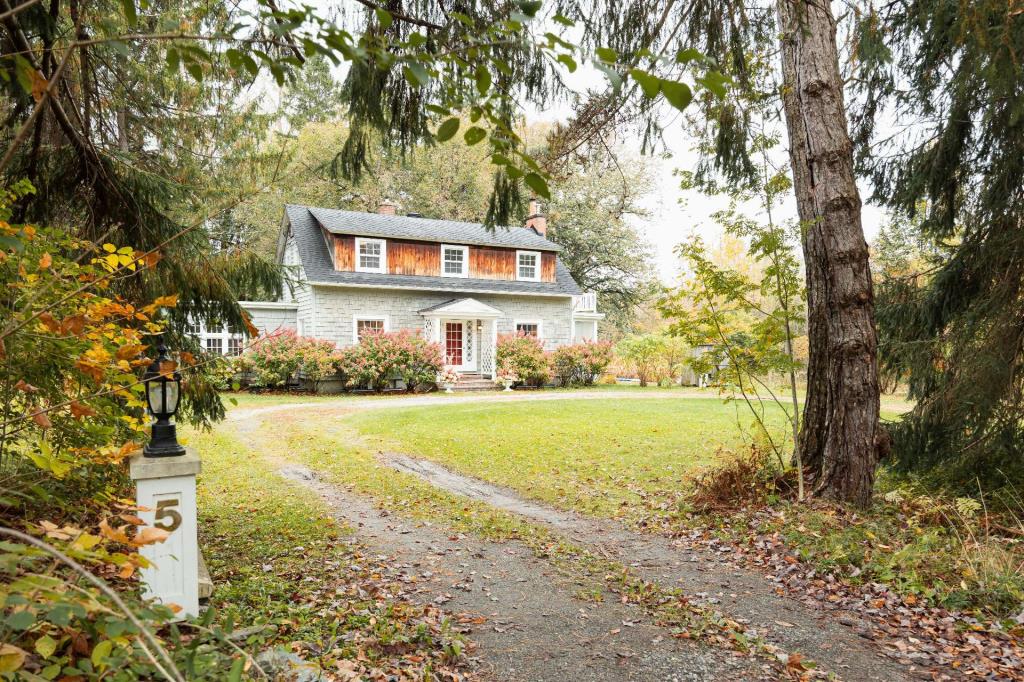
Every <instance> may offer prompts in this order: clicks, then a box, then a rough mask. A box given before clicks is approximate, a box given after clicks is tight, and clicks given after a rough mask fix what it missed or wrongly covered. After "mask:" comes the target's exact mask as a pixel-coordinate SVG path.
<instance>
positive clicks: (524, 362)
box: [497, 334, 551, 386]
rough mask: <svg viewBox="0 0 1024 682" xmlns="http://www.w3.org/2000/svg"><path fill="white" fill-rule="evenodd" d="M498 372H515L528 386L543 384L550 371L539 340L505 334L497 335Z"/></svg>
mask: <svg viewBox="0 0 1024 682" xmlns="http://www.w3.org/2000/svg"><path fill="white" fill-rule="evenodd" d="M497 361H498V372H499V373H502V374H515V375H516V376H517V377H518V378H519V380H520V381H522V383H524V384H526V385H529V386H543V385H544V384H545V383H546V382H547V380H548V377H550V376H551V371H550V369H549V366H548V358H547V356H546V355H545V354H544V348H543V346H541V343H540V340H539V339H536V338H534V337H532V336H524V335H515V334H507V335H503V336H500V337H498V353H497Z"/></svg>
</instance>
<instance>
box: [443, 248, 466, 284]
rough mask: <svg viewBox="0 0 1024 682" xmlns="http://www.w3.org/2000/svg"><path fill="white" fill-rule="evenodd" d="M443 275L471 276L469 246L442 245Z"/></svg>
mask: <svg viewBox="0 0 1024 682" xmlns="http://www.w3.org/2000/svg"><path fill="white" fill-rule="evenodd" d="M441 276H443V277H469V247H468V246H452V245H451V244H442V245H441Z"/></svg>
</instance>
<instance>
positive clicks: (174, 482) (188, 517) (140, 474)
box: [129, 448, 200, 618]
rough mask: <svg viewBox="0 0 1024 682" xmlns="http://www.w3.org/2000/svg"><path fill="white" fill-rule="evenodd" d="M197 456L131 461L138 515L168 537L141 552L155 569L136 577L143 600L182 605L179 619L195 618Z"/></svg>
mask: <svg viewBox="0 0 1024 682" xmlns="http://www.w3.org/2000/svg"><path fill="white" fill-rule="evenodd" d="M199 469H200V463H199V455H198V454H196V452H195V451H194V450H192V449H191V448H189V449H187V450H186V452H185V454H184V455H182V456H180V457H144V456H143V455H142V452H141V451H140V452H139V453H137V454H136V455H134V456H133V457H132V458H131V461H130V463H129V470H130V472H131V477H132V479H133V480H134V481H135V484H136V503H137V504H138V505H139V507H141V508H142V509H145V510H148V511H140V512H138V516H139V518H141V519H142V520H143V521H145V522H146V525H147V526H155V527H156V528H162V529H163V530H166V531H167V532H169V533H170V535H169V536H168V537H167V539H166V540H164V541H163V542H157V543H153V544H150V545H145V546H143V547H141V548H140V549H139V554H141V555H142V556H143V557H144V558H145V559H146V560H147V561H149V562H150V563H152V564H153V565H152V566H150V567H149V568H143V569H141V571H140V577H141V578H142V584H143V588H144V589H143V597H145V598H147V599H155V600H157V601H159V602H161V603H163V604H165V605H170V604H176V605H178V606H180V607H181V611H180V612H179V613H178V614H177V615H178V617H179V618H184V617H186V616H197V615H199V561H200V559H199V538H198V536H197V519H196V474H198V473H199Z"/></svg>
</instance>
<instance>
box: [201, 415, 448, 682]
mask: <svg viewBox="0 0 1024 682" xmlns="http://www.w3.org/2000/svg"><path fill="white" fill-rule="evenodd" d="M183 430H184V431H185V435H187V436H188V439H189V442H190V445H191V446H193V447H195V448H197V449H198V450H199V452H200V453H202V457H203V471H202V473H201V474H200V476H199V480H198V490H197V492H198V506H199V510H200V518H199V528H200V545H201V547H202V549H203V552H204V555H205V558H206V560H207V564H208V566H209V569H210V573H211V576H212V578H213V581H214V587H215V589H214V593H213V597H212V599H211V600H210V606H211V607H213V608H214V609H215V611H216V616H215V617H216V619H217V620H218V621H219V622H220V623H222V624H227V623H234V624H237V625H244V626H247V627H248V628H249V630H250V631H251V632H252V633H253V634H251V635H250V636H249V638H248V640H247V641H246V642H244V643H242V644H243V646H245V645H248V648H251V649H257V648H263V647H265V646H268V645H278V646H285V647H287V648H288V649H289V650H291V651H295V652H297V653H299V654H300V655H301V656H302V657H303V658H305V659H306V660H307V661H310V662H315V663H317V664H318V665H320V666H322V667H323V668H324V669H336V668H337V666H338V665H339V663H340V662H344V661H347V662H349V663H348V664H352V663H351V662H353V661H356V662H357V663H355V664H352V665H356V666H357V667H356V670H355V671H356V672H358V673H360V674H361V677H360V678H361V679H371V678H372V679H378V678H380V679H385V678H387V679H391V678H392V677H393V678H394V679H433V678H432V677H431V672H430V671H433V672H434V673H436V672H438V671H440V670H445V671H449V670H453V669H454V668H455V667H457V664H456V663H455V662H453V657H452V652H453V651H456V650H457V649H458V647H459V646H461V644H460V640H461V638H460V637H459V636H458V635H454V634H453V633H452V631H451V630H450V625H449V623H448V621H447V619H446V618H445V616H444V615H443V614H442V613H441V612H440V610H439V609H437V608H435V607H433V606H430V605H427V606H424V605H419V604H415V603H413V602H411V601H409V599H408V597H406V596H405V595H404V592H405V587H404V584H403V583H402V582H401V580H400V576H399V574H398V570H397V568H396V567H394V566H393V565H391V564H390V563H389V562H387V561H386V560H385V559H384V558H383V557H379V556H376V555H375V554H370V553H368V552H364V550H363V548H362V547H361V546H360V545H358V544H353V543H352V542H350V541H349V540H348V539H347V536H349V535H350V533H351V529H349V528H347V527H343V526H339V525H338V524H336V523H335V521H334V519H333V518H331V516H330V514H329V510H328V509H327V507H326V506H325V505H324V503H323V502H321V500H320V499H319V498H318V497H317V496H316V495H315V494H314V493H312V492H311V491H309V490H308V489H306V488H303V487H302V486H300V485H298V484H295V483H292V482H289V481H287V480H285V479H283V478H281V477H280V476H279V475H278V474H276V473H275V472H274V470H273V469H272V468H271V465H270V464H268V463H267V461H266V460H264V459H263V458H262V457H261V456H260V455H259V453H257V452H253V451H252V450H250V449H248V448H247V447H246V446H245V445H244V444H242V443H241V442H240V441H239V440H238V439H236V438H235V437H233V435H232V433H231V432H230V430H229V429H226V428H219V429H217V430H215V431H213V432H195V431H191V430H189V429H183ZM342 569H344V570H342ZM371 595H376V596H371ZM261 625H262V626H263V627H262V629H261V628H259V626H261ZM452 674H453V675H454V674H456V673H454V672H453V673H452ZM440 678H441V679H447V677H446V676H445V675H441V676H440Z"/></svg>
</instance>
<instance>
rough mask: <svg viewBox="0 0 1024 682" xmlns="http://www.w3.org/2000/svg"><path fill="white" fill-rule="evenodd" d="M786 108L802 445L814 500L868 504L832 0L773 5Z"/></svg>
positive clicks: (857, 226) (866, 436) (849, 166)
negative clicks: (801, 311) (801, 362)
mask: <svg viewBox="0 0 1024 682" xmlns="http://www.w3.org/2000/svg"><path fill="white" fill-rule="evenodd" d="M777 7H778V13H779V20H780V25H781V27H782V70H783V104H784V108H785V114H786V124H787V127H788V130H789V154H790V163H791V165H792V168H793V185H794V189H795V192H796V199H797V209H798V211H799V214H800V221H801V223H802V225H803V248H804V259H805V261H806V272H807V308H808V322H809V327H808V336H809V339H808V340H809V342H810V361H809V363H808V376H807V382H808V384H807V402H806V404H805V406H804V423H803V431H802V433H801V438H800V448H801V454H802V456H803V461H804V464H805V466H808V465H809V466H812V467H814V469H813V473H814V474H816V475H815V476H814V481H815V484H814V485H815V494H817V495H821V496H823V497H827V498H830V499H835V500H840V501H845V502H852V503H854V504H858V505H866V504H868V503H869V502H870V500H871V489H872V486H873V484H874V477H875V467H876V465H877V463H878V455H877V450H878V446H877V444H876V432H877V431H878V360H877V357H876V347H877V339H876V335H875V325H874V295H873V292H872V288H871V273H870V270H869V268H868V247H867V243H866V242H865V240H864V230H863V228H862V226H861V200H860V195H859V193H858V192H857V185H856V183H855V182H854V175H853V153H852V149H853V147H852V144H851V143H850V136H849V132H848V129H847V121H846V109H845V105H844V103H843V83H842V79H841V77H840V73H839V57H838V53H837V50H836V26H835V19H834V18H833V16H832V11H831V2H830V0H778V5H777Z"/></svg>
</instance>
